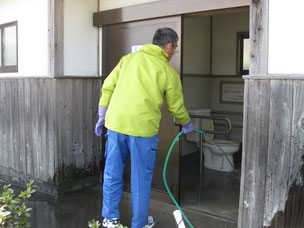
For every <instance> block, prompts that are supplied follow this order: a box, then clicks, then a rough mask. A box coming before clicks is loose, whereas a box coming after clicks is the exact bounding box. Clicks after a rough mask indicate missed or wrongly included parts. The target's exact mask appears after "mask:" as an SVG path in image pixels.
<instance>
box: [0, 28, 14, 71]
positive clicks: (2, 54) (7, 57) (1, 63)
mask: <svg viewBox="0 0 304 228" xmlns="http://www.w3.org/2000/svg"><path fill="white" fill-rule="evenodd" d="M17 44H18V39H17V22H10V23H6V24H1V25H0V73H4V72H18V45H17Z"/></svg>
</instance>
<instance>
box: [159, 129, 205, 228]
mask: <svg viewBox="0 0 304 228" xmlns="http://www.w3.org/2000/svg"><path fill="white" fill-rule="evenodd" d="M194 131H196V132H199V133H201V134H203V135H206V133H205V132H203V131H200V130H197V129H194ZM183 133H184V131H181V132H180V133H179V134H178V135H177V136H176V137H175V139H174V141H173V142H172V144H171V147H170V149H169V151H168V154H167V157H166V161H165V165H164V171H163V179H164V184H165V187H166V189H167V192H168V193H169V195H170V197H171V199H172V201H173V202H174V204H175V205H176V207H177V208H178V209H179V210H180V212H181V213H182V215H183V217H184V218H185V220H186V222H187V223H188V224H189V226H190V227H191V228H193V226H192V224H191V223H190V221H189V220H188V218H187V216H186V215H185V214H184V212H183V210H182V209H181V208H180V206H179V205H178V203H177V202H176V200H175V199H174V196H173V195H172V193H171V191H170V189H169V187H168V184H167V180H166V170H167V165H168V161H169V157H170V154H171V152H172V150H173V147H174V145H175V143H176V141H177V140H178V139H179V137H180V136H181V135H182V134H183Z"/></svg>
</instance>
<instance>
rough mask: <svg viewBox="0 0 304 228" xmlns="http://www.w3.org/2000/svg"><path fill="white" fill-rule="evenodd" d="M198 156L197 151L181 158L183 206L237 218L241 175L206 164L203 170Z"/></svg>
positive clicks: (219, 215)
mask: <svg viewBox="0 0 304 228" xmlns="http://www.w3.org/2000/svg"><path fill="white" fill-rule="evenodd" d="M199 160H200V159H199V153H198V152H197V153H193V154H189V155H186V156H184V157H182V158H181V167H180V169H181V181H180V184H181V206H183V207H185V208H188V209H192V210H196V211H199V212H202V213H206V214H211V215H216V216H218V217H221V218H225V219H230V220H232V221H235V222H236V221H237V218H238V208H239V206H238V205H239V195H240V177H239V176H238V175H237V174H236V173H234V172H231V173H228V172H220V171H214V170H210V169H206V168H204V169H203V172H202V173H201V174H200V173H199ZM237 172H240V170H237Z"/></svg>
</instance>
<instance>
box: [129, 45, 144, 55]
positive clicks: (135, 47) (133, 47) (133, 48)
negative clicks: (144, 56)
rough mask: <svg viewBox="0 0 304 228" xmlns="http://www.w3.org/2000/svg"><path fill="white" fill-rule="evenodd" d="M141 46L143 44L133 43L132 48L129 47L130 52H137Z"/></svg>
mask: <svg viewBox="0 0 304 228" xmlns="http://www.w3.org/2000/svg"><path fill="white" fill-rule="evenodd" d="M143 46H144V45H134V46H132V49H131V51H132V53H134V52H138V51H139V49H141V48H142V47H143Z"/></svg>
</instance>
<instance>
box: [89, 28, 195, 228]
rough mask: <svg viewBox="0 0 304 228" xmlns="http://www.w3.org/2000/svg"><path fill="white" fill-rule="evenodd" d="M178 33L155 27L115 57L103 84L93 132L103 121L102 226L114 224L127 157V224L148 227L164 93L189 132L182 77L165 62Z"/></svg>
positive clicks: (151, 224)
mask: <svg viewBox="0 0 304 228" xmlns="http://www.w3.org/2000/svg"><path fill="white" fill-rule="evenodd" d="M177 41H178V36H177V34H176V32H175V31H174V30H172V29H170V28H160V29H158V30H157V31H156V32H155V34H154V37H153V44H146V45H144V46H143V47H142V48H141V49H140V50H139V52H137V53H130V54H128V55H126V56H124V57H122V59H121V60H120V62H119V63H118V64H117V66H116V67H115V68H114V70H113V71H112V72H111V74H110V75H109V76H108V77H107V78H106V80H105V81H104V83H103V86H102V90H101V91H102V96H101V98H100V101H99V109H98V114H99V120H98V122H97V124H96V127H95V133H96V135H98V136H100V135H101V134H102V127H103V125H104V124H105V126H106V128H107V129H108V132H107V134H106V138H107V143H106V153H105V157H106V163H105V170H104V182H103V209H102V216H103V217H104V220H103V227H108V228H112V227H116V226H117V225H118V223H119V218H120V216H119V202H120V199H121V194H122V189H123V172H124V167H125V164H126V161H127V158H128V156H129V155H130V156H131V204H132V212H133V218H132V227H133V228H143V227H144V228H150V227H153V226H154V224H155V221H154V219H153V217H152V216H148V210H149V203H150V198H151V183H152V176H153V169H154V165H155V161H156V152H157V143H158V131H159V123H160V119H161V111H160V109H161V106H162V104H163V100H164V98H165V99H166V104H167V108H168V111H169V112H170V114H171V115H172V116H173V117H175V118H176V120H177V121H178V122H179V123H181V124H182V127H183V130H184V133H190V132H192V131H193V126H192V122H191V120H190V117H189V114H188V112H187V110H186V108H185V106H184V99H183V94H182V85H181V80H180V77H179V75H178V74H177V72H176V71H175V70H174V68H173V67H172V66H171V65H170V63H169V61H170V59H171V58H172V56H173V54H174V52H175V49H176V47H177Z"/></svg>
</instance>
